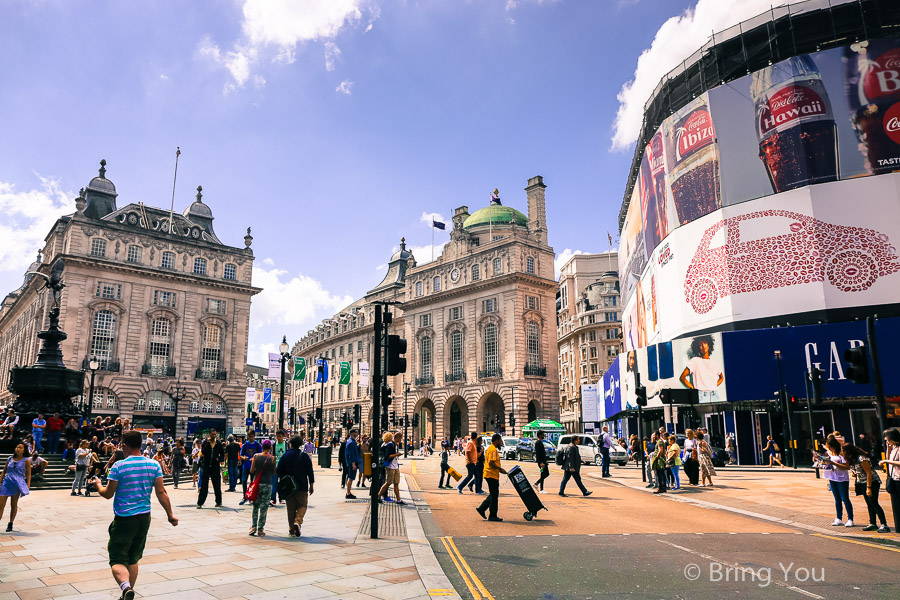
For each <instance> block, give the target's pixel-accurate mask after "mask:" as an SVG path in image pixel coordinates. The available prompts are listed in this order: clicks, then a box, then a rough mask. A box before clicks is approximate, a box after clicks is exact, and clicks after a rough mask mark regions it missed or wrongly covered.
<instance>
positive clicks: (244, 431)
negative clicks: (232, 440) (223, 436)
mask: <svg viewBox="0 0 900 600" xmlns="http://www.w3.org/2000/svg"><path fill="white" fill-rule="evenodd" d="M231 433H233V434H234V435H247V428H246V427H232V428H231Z"/></svg>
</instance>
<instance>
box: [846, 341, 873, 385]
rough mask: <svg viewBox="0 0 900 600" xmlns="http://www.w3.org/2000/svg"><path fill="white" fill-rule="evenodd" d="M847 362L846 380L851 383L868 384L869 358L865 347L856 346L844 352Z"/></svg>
mask: <svg viewBox="0 0 900 600" xmlns="http://www.w3.org/2000/svg"><path fill="white" fill-rule="evenodd" d="M844 360H845V361H846V362H847V372H846V375H847V379H849V380H850V381H852V382H853V383H869V357H868V354H867V353H866V347H865V346H857V347H856V348H849V349H847V350H845V351H844Z"/></svg>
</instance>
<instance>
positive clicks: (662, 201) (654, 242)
mask: <svg viewBox="0 0 900 600" xmlns="http://www.w3.org/2000/svg"><path fill="white" fill-rule="evenodd" d="M665 161H666V157H665V152H663V135H662V132H661V131H657V132H656V135H654V136H653V138H652V139H651V140H650V143H649V144H647V147H646V148H645V149H644V157H643V159H642V160H641V178H640V184H641V214H642V215H643V220H644V222H643V225H644V244H645V248H646V254H647V256H650V254H652V253H653V250H654V248H656V247H657V246H658V245H659V243H660V242H662V241H663V239H664V238H665V237H666V236H667V235H669V222H668V196H667V193H666V162H665Z"/></svg>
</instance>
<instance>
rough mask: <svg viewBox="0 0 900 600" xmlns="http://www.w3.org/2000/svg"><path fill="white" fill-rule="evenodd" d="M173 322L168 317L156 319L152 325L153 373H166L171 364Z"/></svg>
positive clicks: (151, 362)
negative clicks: (170, 351)
mask: <svg viewBox="0 0 900 600" xmlns="http://www.w3.org/2000/svg"><path fill="white" fill-rule="evenodd" d="M171 332H172V324H171V322H170V321H169V320H168V319H154V320H153V323H151V325H150V371H151V373H150V374H151V375H165V374H166V371H165V369H166V367H168V366H169V348H170V346H171V344H170V340H171Z"/></svg>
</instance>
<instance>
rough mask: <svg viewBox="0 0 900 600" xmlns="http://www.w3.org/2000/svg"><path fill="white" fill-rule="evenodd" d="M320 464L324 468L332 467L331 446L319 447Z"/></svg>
mask: <svg viewBox="0 0 900 600" xmlns="http://www.w3.org/2000/svg"><path fill="white" fill-rule="evenodd" d="M319 466H320V467H322V468H323V469H330V468H331V448H330V447H328V446H325V447H324V448H319Z"/></svg>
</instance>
